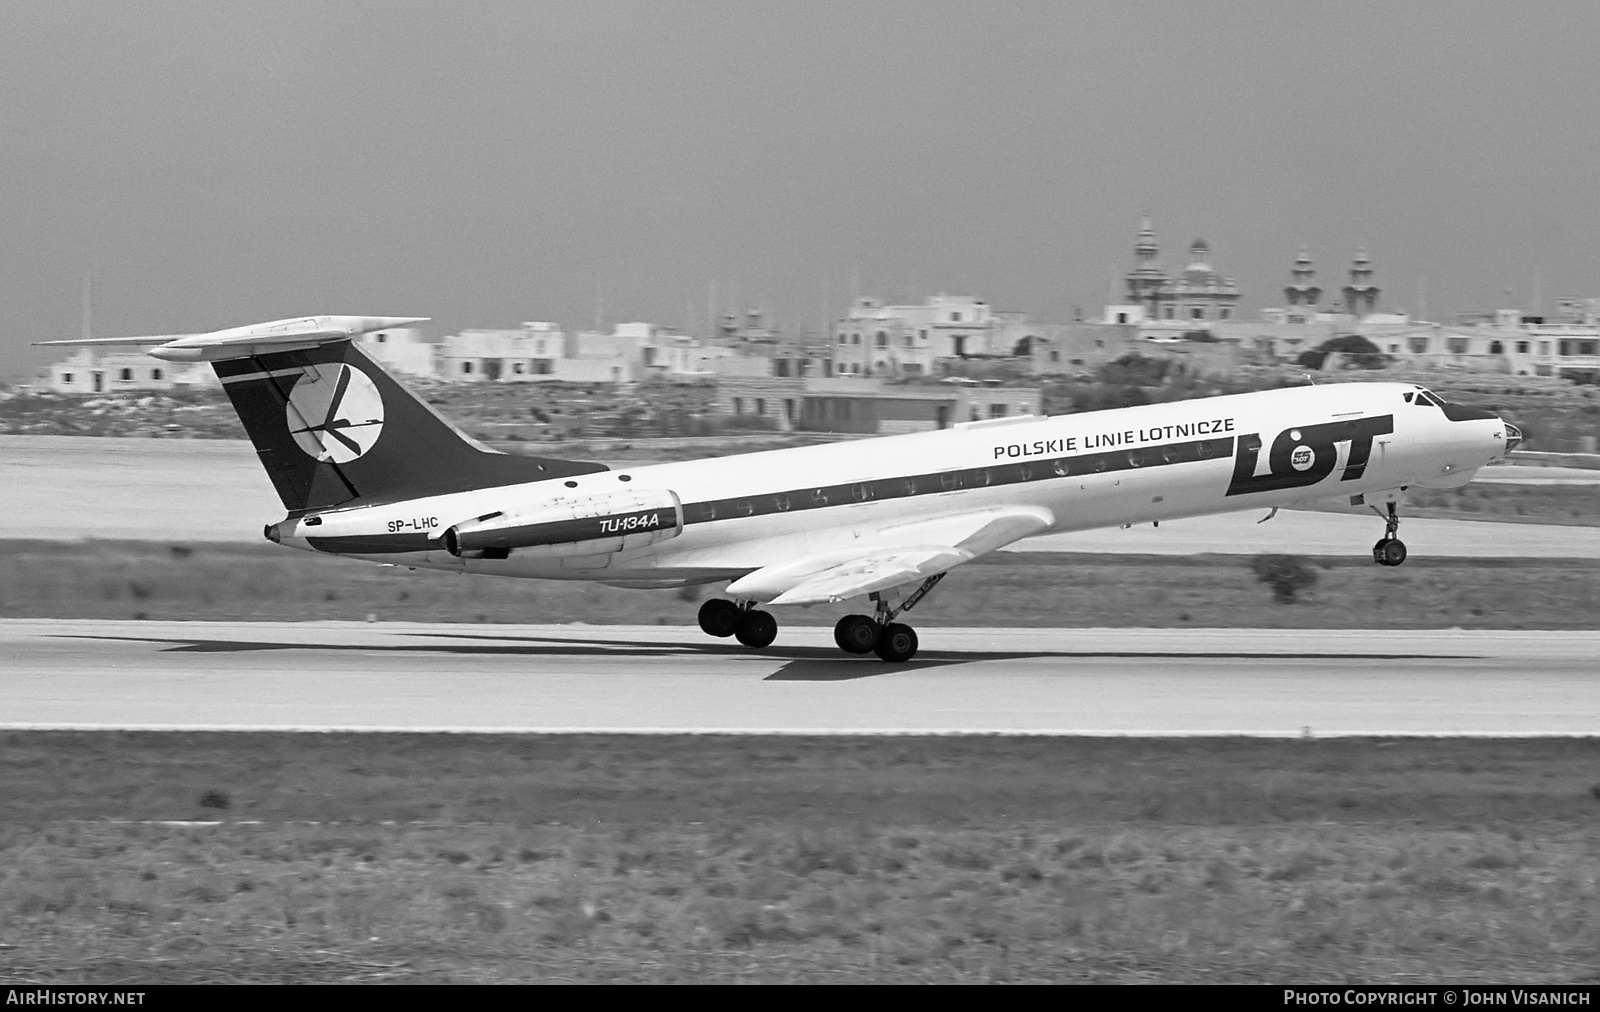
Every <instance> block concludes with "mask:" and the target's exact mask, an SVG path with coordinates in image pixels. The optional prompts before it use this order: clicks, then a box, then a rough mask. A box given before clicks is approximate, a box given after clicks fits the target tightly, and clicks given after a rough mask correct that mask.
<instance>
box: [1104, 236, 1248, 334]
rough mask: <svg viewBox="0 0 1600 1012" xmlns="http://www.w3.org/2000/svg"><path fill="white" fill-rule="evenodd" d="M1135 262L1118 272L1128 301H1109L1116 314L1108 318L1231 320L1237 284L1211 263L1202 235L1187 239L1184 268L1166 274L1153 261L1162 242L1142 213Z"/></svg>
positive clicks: (1190, 323)
mask: <svg viewBox="0 0 1600 1012" xmlns="http://www.w3.org/2000/svg"><path fill="white" fill-rule="evenodd" d="M1133 253H1134V258H1135V266H1134V268H1133V270H1131V271H1129V272H1128V273H1127V274H1125V275H1124V276H1123V282H1124V284H1125V285H1126V286H1127V291H1128V301H1127V303H1125V304H1119V305H1117V306H1115V307H1108V311H1109V313H1110V314H1111V315H1112V316H1113V317H1116V316H1119V315H1120V317H1121V318H1120V319H1119V318H1112V319H1108V320H1106V321H1105V322H1107V323H1121V324H1137V323H1145V322H1153V321H1172V322H1173V323H1175V324H1182V325H1184V326H1194V325H1197V324H1205V323H1208V322H1211V321H1225V320H1232V319H1233V318H1234V316H1235V313H1236V307H1237V306H1238V303H1239V286H1238V284H1236V283H1235V282H1234V280H1233V278H1231V277H1224V276H1223V275H1221V274H1219V273H1218V272H1217V271H1216V270H1214V269H1213V268H1212V266H1211V246H1210V244H1209V243H1207V242H1206V241H1205V240H1204V239H1196V240H1195V241H1194V242H1192V243H1190V244H1189V262H1188V264H1187V265H1185V267H1184V268H1183V271H1182V272H1181V273H1179V274H1177V275H1176V276H1171V277H1169V276H1168V275H1167V274H1166V272H1165V271H1163V270H1162V269H1161V267H1160V266H1159V264H1158V263H1157V257H1158V256H1159V255H1160V253H1161V247H1160V246H1158V245H1157V244H1156V233H1155V226H1154V225H1153V224H1152V223H1151V220H1150V216H1149V215H1148V214H1147V215H1145V217H1144V220H1143V222H1142V223H1141V225H1140V228H1139V237H1138V240H1137V241H1136V242H1135V243H1134V247H1133Z"/></svg>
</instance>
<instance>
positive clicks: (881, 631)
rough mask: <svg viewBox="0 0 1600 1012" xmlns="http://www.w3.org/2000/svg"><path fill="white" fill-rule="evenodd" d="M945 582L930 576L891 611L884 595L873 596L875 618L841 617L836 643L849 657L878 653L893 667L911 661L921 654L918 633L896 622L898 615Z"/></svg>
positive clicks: (834, 636) (939, 575)
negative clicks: (851, 655) (918, 646)
mask: <svg viewBox="0 0 1600 1012" xmlns="http://www.w3.org/2000/svg"><path fill="white" fill-rule="evenodd" d="M942 579H944V574H943V573H935V574H934V575H932V576H930V577H928V578H927V579H926V580H924V581H922V586H920V587H918V588H917V589H916V590H915V591H913V592H912V594H911V596H910V597H908V598H906V603H905V604H903V605H901V606H900V607H898V608H891V607H890V606H889V602H887V601H885V600H884V599H883V596H882V595H881V594H873V595H872V602H873V604H874V606H875V610H874V614H873V616H872V617H871V618H868V617H867V616H866V615H846V616H845V617H844V618H841V619H840V620H839V624H838V625H835V626H834V627H833V641H834V642H835V643H837V644H838V645H839V649H840V650H843V651H844V652H845V653H847V654H867V653H872V654H877V655H878V657H879V658H880V659H882V660H885V661H888V662H889V663H891V664H900V663H903V662H905V661H909V660H910V659H911V658H913V657H915V656H916V655H917V631H916V630H915V629H913V628H911V627H910V626H908V625H904V624H902V623H899V622H896V621H895V620H894V619H895V616H897V615H899V614H901V613H903V612H908V611H910V610H911V609H912V608H914V607H916V605H917V602H918V601H921V600H922V599H923V598H924V597H926V596H927V594H928V591H930V590H932V589H933V588H934V587H935V586H936V585H937V584H938V582H939V581H940V580H942Z"/></svg>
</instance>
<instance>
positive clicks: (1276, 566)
mask: <svg viewBox="0 0 1600 1012" xmlns="http://www.w3.org/2000/svg"><path fill="white" fill-rule="evenodd" d="M1250 571H1251V572H1253V573H1255V574H1256V580H1258V581H1259V582H1261V583H1264V584H1266V585H1267V586H1268V587H1271V588H1272V597H1273V600H1275V601H1277V602H1278V603H1279V604H1294V602H1295V596H1296V595H1297V594H1299V593H1300V592H1301V591H1302V590H1309V589H1311V587H1312V586H1313V585H1315V584H1316V582H1317V572H1316V570H1314V569H1312V568H1311V567H1310V566H1308V565H1306V564H1305V561H1304V560H1303V559H1301V558H1299V557H1298V556H1294V555H1258V556H1256V557H1255V558H1254V559H1252V560H1251V561H1250Z"/></svg>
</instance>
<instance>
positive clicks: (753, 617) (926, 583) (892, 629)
mask: <svg viewBox="0 0 1600 1012" xmlns="http://www.w3.org/2000/svg"><path fill="white" fill-rule="evenodd" d="M942 579H944V574H943V573H935V574H934V575H933V576H930V577H928V578H927V579H926V580H923V581H922V585H921V586H920V587H918V588H917V589H916V590H915V591H913V592H912V593H911V595H910V596H909V597H907V598H906V600H905V603H904V604H902V605H901V606H900V607H898V608H894V607H890V605H889V602H888V601H885V600H884V599H883V595H881V594H872V595H871V598H872V602H873V605H874V606H875V607H874V612H873V614H872V616H871V617H868V616H866V615H846V616H845V617H844V618H842V619H840V620H839V624H838V625H836V626H834V627H833V641H834V642H835V643H837V644H838V645H839V649H840V650H843V651H844V652H845V653H847V654H877V655H878V656H879V657H881V658H882V659H883V660H886V661H889V662H890V663H892V664H899V663H902V662H904V661H909V660H910V659H911V658H913V657H915V656H916V654H917V631H916V630H915V629H913V628H911V627H910V626H908V625H904V624H902V623H900V622H896V621H895V617H896V616H898V615H900V614H902V613H903V612H908V611H910V610H911V609H912V608H914V607H916V605H917V602H918V601H921V600H922V599H923V598H924V597H926V596H928V591H930V590H932V589H933V588H934V587H935V586H936V585H937V584H938V583H939V581H940V580H942ZM700 629H701V631H702V632H704V633H706V634H707V635H708V636H716V637H719V638H724V639H725V638H727V637H729V636H732V637H735V638H736V639H738V641H739V642H740V643H743V644H744V645H745V646H747V647H751V648H753V649H755V650H760V649H761V648H762V647H765V646H770V645H771V644H772V641H773V640H774V639H776V638H777V636H778V622H777V620H776V619H774V618H773V617H772V616H771V615H769V614H767V613H766V612H764V611H760V610H758V609H756V608H753V607H751V606H750V604H749V603H748V602H746V603H736V602H733V601H728V600H725V599H723V598H713V599H712V600H710V601H707V602H706V603H705V604H702V605H701V606H700Z"/></svg>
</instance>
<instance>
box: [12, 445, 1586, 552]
mask: <svg viewBox="0 0 1600 1012" xmlns="http://www.w3.org/2000/svg"><path fill="white" fill-rule="evenodd" d="M1484 472H1485V475H1484V476H1485V477H1486V478H1490V479H1493V480H1509V479H1513V478H1515V479H1517V480H1525V479H1527V478H1528V477H1529V476H1530V475H1531V476H1532V477H1533V478H1535V479H1538V480H1551V479H1549V478H1547V477H1545V476H1549V475H1555V476H1556V477H1558V478H1562V479H1563V480H1570V481H1588V480H1595V481H1600V471H1592V472H1574V471H1572V470H1570V469H1566V468H1529V467H1513V468H1499V467H1496V468H1485V469H1484ZM1590 476H1592V479H1591V477H1590ZM1264 515H1265V511H1259V512H1249V513H1230V514H1223V515H1220V516H1213V517H1193V518H1190V519H1186V520H1172V521H1167V522H1164V523H1163V524H1162V525H1161V526H1160V527H1151V526H1150V525H1148V524H1145V525H1143V526H1140V527H1134V528H1130V529H1128V530H1119V529H1116V528H1108V529H1101V530H1094V531H1082V532H1079V533H1075V534H1056V535H1050V536H1048V537H1043V538H1029V539H1028V540H1026V541H1022V542H1018V543H1017V544H1015V545H1012V546H1010V550H1013V551H1025V552H1049V551H1059V552H1096V553H1123V554H1149V555H1195V554H1200V553H1218V554H1227V555H1238V554H1246V555H1254V554H1256V553H1258V552H1295V553H1299V554H1310V555H1351V556H1360V555H1363V554H1364V553H1365V552H1366V551H1367V550H1368V548H1369V547H1370V546H1371V544H1372V543H1373V542H1374V541H1376V540H1377V539H1378V537H1379V535H1381V534H1382V533H1383V523H1382V521H1381V520H1379V519H1378V518H1377V517H1376V516H1352V515H1348V514H1337V513H1315V512H1305V511H1296V510H1282V511H1280V512H1279V513H1278V515H1277V516H1276V517H1275V518H1274V519H1273V520H1272V522H1271V523H1265V524H1258V523H1257V521H1258V520H1260V519H1261V517H1262V516H1264ZM282 518H283V506H282V505H281V504H280V503H279V502H278V499H277V496H276V495H275V494H274V493H273V491H272V486H271V484H270V483H269V482H268V481H267V478H266V475H265V474H264V473H263V472H262V470H261V465H260V464H259V463H258V462H257V461H256V456H255V452H254V451H253V450H252V449H251V448H250V445H249V444H248V443H245V442H243V441H240V440H216V439H213V440H205V439H182V440H179V439H113V438H93V437H85V436H0V538H39V539H45V540H78V539H81V538H85V537H93V538H109V539H131V540H155V541H186V542H196V541H236V542H237V541H259V540H260V538H261V528H262V526H263V525H264V524H267V523H273V522H276V521H278V520H281V519H282ZM1401 536H1402V537H1403V538H1404V539H1405V542H1406V545H1407V546H1408V547H1409V548H1410V550H1411V553H1412V554H1413V555H1414V556H1417V557H1426V556H1434V557H1473V558H1562V559H1600V527H1562V526H1553V525H1543V524H1505V523H1485V522H1478V521H1457V520H1406V521H1405V523H1404V525H1403V526H1402V528H1401Z"/></svg>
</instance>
